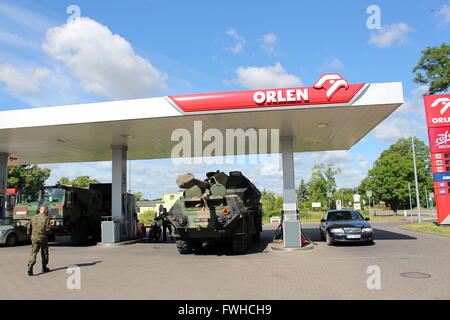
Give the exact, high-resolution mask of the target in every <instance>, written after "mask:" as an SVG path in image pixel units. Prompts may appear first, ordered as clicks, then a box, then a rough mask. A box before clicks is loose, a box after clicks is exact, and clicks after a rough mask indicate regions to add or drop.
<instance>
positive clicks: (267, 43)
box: [262, 32, 278, 55]
mask: <svg viewBox="0 0 450 320" xmlns="http://www.w3.org/2000/svg"><path fill="white" fill-rule="evenodd" d="M277 40H278V37H277V35H276V34H275V33H273V32H270V33H267V34H265V35H264V36H263V44H262V48H263V49H264V50H266V51H267V52H268V53H270V54H273V55H275V54H276V50H275V43H276V42H277Z"/></svg>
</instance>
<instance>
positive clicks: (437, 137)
mask: <svg viewBox="0 0 450 320" xmlns="http://www.w3.org/2000/svg"><path fill="white" fill-rule="evenodd" d="M428 137H429V139H430V151H431V152H432V153H444V152H446V153H450V127H444V128H429V129H428Z"/></svg>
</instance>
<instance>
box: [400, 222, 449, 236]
mask: <svg viewBox="0 0 450 320" xmlns="http://www.w3.org/2000/svg"><path fill="white" fill-rule="evenodd" d="M403 226H404V225H401V226H398V227H397V228H398V229H401V230H406V231H411V232H418V233H423V234H431V235H432V236H438V237H442V238H447V239H450V235H446V234H441V233H435V232H429V231H422V230H411V229H406V228H402V227H403Z"/></svg>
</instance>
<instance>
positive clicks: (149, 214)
mask: <svg viewBox="0 0 450 320" xmlns="http://www.w3.org/2000/svg"><path fill="white" fill-rule="evenodd" d="M154 218H155V210H151V209H149V210H145V211H144V212H142V213H141V214H139V215H138V220H139V221H140V222H142V223H143V224H144V226H149V225H150V222H151V221H152V220H153V219H154Z"/></svg>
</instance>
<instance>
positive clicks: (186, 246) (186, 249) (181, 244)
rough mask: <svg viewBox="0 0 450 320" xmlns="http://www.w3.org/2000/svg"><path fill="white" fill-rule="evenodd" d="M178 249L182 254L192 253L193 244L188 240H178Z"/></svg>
mask: <svg viewBox="0 0 450 320" xmlns="http://www.w3.org/2000/svg"><path fill="white" fill-rule="evenodd" d="M177 249H178V252H179V253H180V254H190V253H192V245H191V244H190V243H189V241H187V240H182V239H180V240H177Z"/></svg>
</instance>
